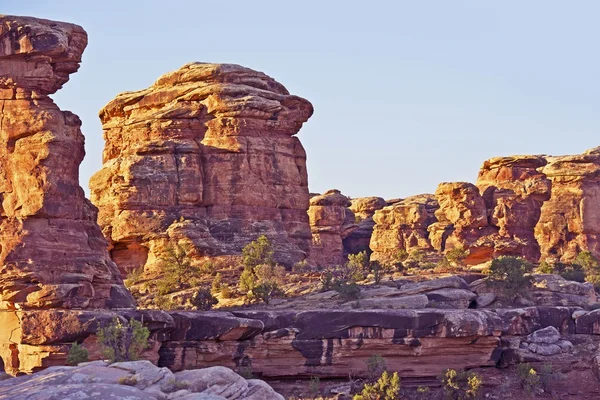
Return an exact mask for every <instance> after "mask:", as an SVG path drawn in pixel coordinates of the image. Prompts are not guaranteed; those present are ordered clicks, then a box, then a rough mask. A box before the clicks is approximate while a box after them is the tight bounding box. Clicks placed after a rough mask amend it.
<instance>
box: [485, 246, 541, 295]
mask: <svg viewBox="0 0 600 400" xmlns="http://www.w3.org/2000/svg"><path fill="white" fill-rule="evenodd" d="M532 270H533V265H531V264H530V263H529V262H527V261H526V260H525V259H523V258H520V257H510V256H501V257H498V258H496V259H494V260H493V261H492V263H491V265H490V268H489V278H488V279H489V283H490V285H491V286H495V287H497V288H499V289H500V290H501V291H502V292H503V293H504V295H506V296H507V297H508V298H509V299H511V300H513V299H514V298H515V297H516V296H517V295H522V296H525V295H526V294H527V291H528V290H529V288H530V287H531V276H530V275H529V274H530V273H531V271H532Z"/></svg>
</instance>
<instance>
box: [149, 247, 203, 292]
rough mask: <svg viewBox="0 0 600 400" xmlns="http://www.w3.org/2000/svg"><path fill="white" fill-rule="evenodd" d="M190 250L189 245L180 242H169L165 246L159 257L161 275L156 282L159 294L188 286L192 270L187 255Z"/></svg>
mask: <svg viewBox="0 0 600 400" xmlns="http://www.w3.org/2000/svg"><path fill="white" fill-rule="evenodd" d="M191 250H192V249H191V247H190V246H185V245H182V244H181V243H180V242H171V243H169V245H168V246H167V247H166V251H165V253H164V254H163V256H162V257H161V258H160V259H159V267H160V270H161V273H162V277H161V278H160V279H159V280H158V282H157V283H156V286H157V288H158V293H159V294H161V295H166V294H168V293H172V292H175V291H178V290H183V289H185V288H187V287H189V285H190V278H192V277H193V271H194V267H193V266H192V264H191V259H190V257H189V253H190V252H191Z"/></svg>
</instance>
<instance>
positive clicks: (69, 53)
mask: <svg viewBox="0 0 600 400" xmlns="http://www.w3.org/2000/svg"><path fill="white" fill-rule="evenodd" d="M86 44H87V35H86V33H85V31H84V30H83V29H82V28H81V27H79V26H77V25H72V24H67V23H59V22H53V21H47V20H42V19H35V18H27V17H13V16H0V309H15V308H21V309H26V308H50V307H64V308H86V307H92V308H113V307H132V306H133V305H134V300H133V297H132V296H131V295H130V294H129V292H128V291H127V290H126V289H125V287H124V286H123V284H122V281H121V278H120V275H119V271H118V269H117V267H116V265H115V264H114V263H113V262H112V261H111V259H110V257H109V254H108V248H107V243H106V240H105V239H104V237H103V236H102V232H101V230H100V228H99V227H98V225H97V224H96V213H97V210H96V209H95V207H94V206H93V205H92V204H91V203H90V202H89V201H88V200H86V198H85V197H84V192H83V190H82V189H81V187H80V186H79V164H80V163H81V161H82V160H83V156H84V137H83V135H82V133H81V131H80V126H81V121H80V120H79V118H78V117H77V116H76V115H74V114H72V113H70V112H68V111H61V110H60V109H59V108H58V107H57V106H56V105H55V104H54V102H53V101H52V99H50V97H48V95H50V94H52V93H54V92H56V91H57V90H58V89H60V88H61V87H62V85H63V84H64V83H65V82H67V80H68V79H69V75H70V74H72V73H74V72H76V71H77V69H78V68H79V62H80V61H81V55H82V53H83V51H84V49H85V47H86Z"/></svg>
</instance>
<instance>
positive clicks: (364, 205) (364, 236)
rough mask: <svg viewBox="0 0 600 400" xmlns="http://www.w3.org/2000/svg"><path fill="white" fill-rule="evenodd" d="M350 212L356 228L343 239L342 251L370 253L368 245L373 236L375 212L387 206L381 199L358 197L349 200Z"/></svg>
mask: <svg viewBox="0 0 600 400" xmlns="http://www.w3.org/2000/svg"><path fill="white" fill-rule="evenodd" d="M350 202H351V204H350V207H349V208H350V211H352V212H353V213H354V216H355V219H356V222H357V224H358V227H357V228H356V229H355V230H354V231H352V232H351V233H350V234H349V235H348V236H346V238H344V251H345V253H347V254H356V253H360V252H362V251H366V252H368V253H370V252H371V249H370V247H369V243H370V241H371V236H372V235H373V228H374V227H375V221H373V215H374V214H375V211H377V210H381V209H382V208H383V207H386V206H387V202H386V201H385V200H384V199H382V198H381V197H360V198H357V199H352V200H350Z"/></svg>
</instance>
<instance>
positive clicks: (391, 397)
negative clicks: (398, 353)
mask: <svg viewBox="0 0 600 400" xmlns="http://www.w3.org/2000/svg"><path fill="white" fill-rule="evenodd" d="M399 398H400V376H399V375H398V373H397V372H394V373H393V374H392V375H390V374H388V372H387V371H384V372H383V373H382V374H381V377H380V378H379V379H378V380H377V381H376V382H375V383H373V384H367V385H365V386H364V388H363V389H362V391H361V392H360V393H359V394H357V395H355V396H354V397H353V400H396V399H399Z"/></svg>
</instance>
